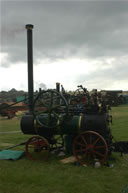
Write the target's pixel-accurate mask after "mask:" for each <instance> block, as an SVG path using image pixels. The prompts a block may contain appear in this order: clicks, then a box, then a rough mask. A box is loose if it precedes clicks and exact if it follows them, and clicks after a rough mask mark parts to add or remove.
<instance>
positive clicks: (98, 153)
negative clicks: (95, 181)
mask: <svg viewBox="0 0 128 193" xmlns="http://www.w3.org/2000/svg"><path fill="white" fill-rule="evenodd" d="M93 153H95V154H97V155H99V156H101V157H104V154H102V153H100V152H98V151H95V150H93Z"/></svg>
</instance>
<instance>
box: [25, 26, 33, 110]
mask: <svg viewBox="0 0 128 193" xmlns="http://www.w3.org/2000/svg"><path fill="white" fill-rule="evenodd" d="M33 27H34V26H33V25H31V24H27V25H25V28H26V30H27V58H28V106H29V112H30V113H32V112H33V92H34V88H33V87H34V86H33V40H32V29H33Z"/></svg>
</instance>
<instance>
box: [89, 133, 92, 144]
mask: <svg viewBox="0 0 128 193" xmlns="http://www.w3.org/2000/svg"><path fill="white" fill-rule="evenodd" d="M89 140H90V144H92V134H91V133H90V136H89Z"/></svg>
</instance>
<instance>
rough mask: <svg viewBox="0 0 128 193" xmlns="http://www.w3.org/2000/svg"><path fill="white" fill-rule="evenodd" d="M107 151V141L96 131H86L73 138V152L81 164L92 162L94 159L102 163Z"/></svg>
mask: <svg viewBox="0 0 128 193" xmlns="http://www.w3.org/2000/svg"><path fill="white" fill-rule="evenodd" d="M107 153H108V147H107V143H106V141H105V140H104V138H103V137H102V136H101V135H100V134H99V133H97V132H94V131H86V132H83V133H81V134H80V135H78V136H77V137H76V138H75V139H74V142H73V154H74V156H75V157H76V159H77V161H78V162H79V163H80V164H81V165H86V164H94V162H95V160H96V159H97V160H99V162H100V163H101V164H103V163H104V161H105V159H106V157H107Z"/></svg>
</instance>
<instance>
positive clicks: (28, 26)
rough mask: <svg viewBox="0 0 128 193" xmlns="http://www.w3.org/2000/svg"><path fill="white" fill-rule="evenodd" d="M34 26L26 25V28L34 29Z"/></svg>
mask: <svg viewBox="0 0 128 193" xmlns="http://www.w3.org/2000/svg"><path fill="white" fill-rule="evenodd" d="M33 27H34V26H33V25H32V24H27V25H25V28H26V29H32V28H33Z"/></svg>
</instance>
